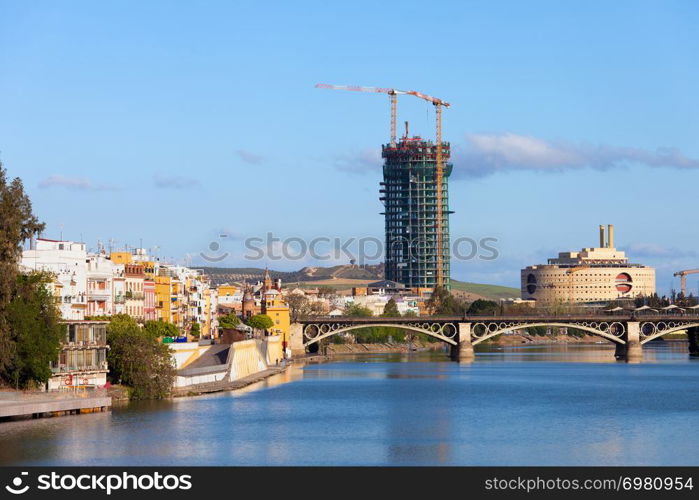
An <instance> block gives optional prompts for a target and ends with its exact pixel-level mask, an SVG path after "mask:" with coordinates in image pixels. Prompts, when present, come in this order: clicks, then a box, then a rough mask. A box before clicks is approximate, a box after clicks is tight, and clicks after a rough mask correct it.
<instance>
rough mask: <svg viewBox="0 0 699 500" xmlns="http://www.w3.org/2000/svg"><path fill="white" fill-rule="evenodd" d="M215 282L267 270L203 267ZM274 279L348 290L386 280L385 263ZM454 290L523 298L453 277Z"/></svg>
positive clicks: (470, 295) (307, 270) (276, 274)
mask: <svg viewBox="0 0 699 500" xmlns="http://www.w3.org/2000/svg"><path fill="white" fill-rule="evenodd" d="M199 269H201V270H202V271H204V273H205V274H207V275H208V276H209V277H210V278H211V281H212V282H213V283H214V284H217V285H218V284H221V283H236V282H238V283H239V282H242V281H246V280H250V281H255V280H261V279H262V277H263V275H264V272H265V270H264V269H260V268H256V267H237V268H235V267H200V268H199ZM269 274H270V275H271V276H272V279H276V278H281V280H282V282H284V283H287V284H289V283H294V284H295V285H297V286H300V287H302V288H309V287H316V286H331V287H333V288H335V289H336V290H348V289H350V288H352V287H361V286H366V285H367V284H368V283H371V282H372V281H378V280H381V279H383V277H384V273H383V265H382V264H376V265H366V266H357V265H354V266H352V265H342V266H332V267H304V268H303V269H300V270H298V271H292V272H286V271H273V270H271V269H270V271H269ZM452 291H453V292H454V294H456V295H460V296H462V297H463V298H465V299H467V300H476V299H489V300H499V299H502V298H513V297H519V296H520V291H519V289H518V288H510V287H506V286H499V285H488V284H484V283H468V282H465V281H457V280H452Z"/></svg>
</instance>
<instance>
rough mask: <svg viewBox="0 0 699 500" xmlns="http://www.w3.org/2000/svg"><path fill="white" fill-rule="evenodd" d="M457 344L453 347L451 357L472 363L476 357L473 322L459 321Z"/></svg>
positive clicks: (461, 361)
mask: <svg viewBox="0 0 699 500" xmlns="http://www.w3.org/2000/svg"><path fill="white" fill-rule="evenodd" d="M458 327H459V331H458V335H457V338H458V341H459V343H458V344H457V345H454V346H452V347H451V357H452V359H453V360H454V361H458V362H460V363H470V362H471V361H473V360H474V358H475V357H476V355H475V353H474V351H473V343H472V342H471V323H459V325H458Z"/></svg>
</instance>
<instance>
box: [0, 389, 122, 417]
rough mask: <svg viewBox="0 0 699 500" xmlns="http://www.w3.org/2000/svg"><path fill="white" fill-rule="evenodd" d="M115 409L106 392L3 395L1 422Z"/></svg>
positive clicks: (17, 393)
mask: <svg viewBox="0 0 699 500" xmlns="http://www.w3.org/2000/svg"><path fill="white" fill-rule="evenodd" d="M111 408H112V398H110V397H109V396H107V395H106V394H105V392H104V391H90V392H65V393H51V392H19V391H17V392H4V393H2V395H1V397H0V422H4V421H10V420H19V419H28V418H48V417H60V416H63V415H80V414H84V413H99V412H104V411H109V410H111Z"/></svg>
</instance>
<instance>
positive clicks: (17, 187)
mask: <svg viewBox="0 0 699 500" xmlns="http://www.w3.org/2000/svg"><path fill="white" fill-rule="evenodd" d="M43 230H44V224H43V223H41V222H39V220H38V219H37V218H36V217H35V216H34V214H33V213H32V204H31V201H30V199H29V197H28V196H27V194H26V193H25V192H24V186H23V185H22V181H21V180H20V179H19V178H15V179H13V180H12V182H8V180H7V172H6V170H5V169H4V168H3V166H2V163H1V162H0V373H2V374H5V375H7V373H8V370H9V369H10V365H11V364H12V361H13V359H16V358H14V355H15V348H16V346H15V344H14V342H13V340H12V338H11V333H10V328H9V326H8V318H7V308H8V306H9V304H10V302H11V301H12V298H13V297H14V296H15V292H16V289H17V286H18V282H17V275H18V274H19V269H18V263H19V259H20V256H21V255H22V242H23V241H25V240H27V239H29V238H31V237H32V236H33V235H35V234H37V233H39V232H41V231H43Z"/></svg>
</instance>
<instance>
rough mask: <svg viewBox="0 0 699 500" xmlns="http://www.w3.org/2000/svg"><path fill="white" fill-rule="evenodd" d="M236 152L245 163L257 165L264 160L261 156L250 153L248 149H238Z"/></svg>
mask: <svg viewBox="0 0 699 500" xmlns="http://www.w3.org/2000/svg"><path fill="white" fill-rule="evenodd" d="M236 154H237V155H238V157H239V158H240V159H241V160H243V161H244V162H245V163H249V164H250V165H259V164H261V163H262V162H263V161H264V157H263V156H260V155H258V154H255V153H251V152H250V151H245V150H244V149H238V150H237V151H236Z"/></svg>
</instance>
